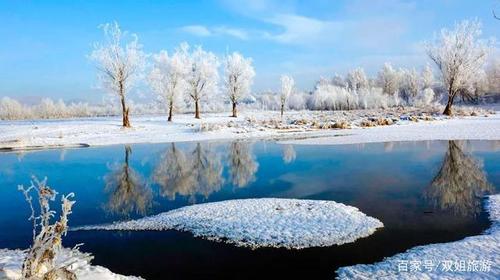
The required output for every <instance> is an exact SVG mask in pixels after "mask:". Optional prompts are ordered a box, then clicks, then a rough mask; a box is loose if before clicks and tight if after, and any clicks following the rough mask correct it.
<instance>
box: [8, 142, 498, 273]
mask: <svg viewBox="0 0 500 280" xmlns="http://www.w3.org/2000/svg"><path fill="white" fill-rule="evenodd" d="M499 151H500V143H499V142H498V141H469V142H462V141H461V142H457V141H432V142H405V143H380V144H365V145H341V146H292V145H278V144H275V143H273V142H255V143H250V142H222V143H206V142H204V143H176V144H171V143H167V144H137V145H131V146H123V145H116V146H108V147H98V148H85V149H69V150H46V151H37V152H30V153H20V154H16V153H0V248H26V247H27V246H29V242H30V240H31V225H30V222H28V221H27V218H28V217H29V208H28V205H27V204H26V202H25V201H24V199H23V196H22V194H21V193H20V192H19V191H18V190H17V186H18V185H19V184H23V185H25V186H28V185H29V184H30V177H31V176H33V175H35V176H37V177H38V178H40V179H43V177H45V176H47V177H48V184H49V185H50V186H51V187H53V188H54V189H56V190H57V191H58V192H59V193H62V194H66V193H69V192H74V193H75V199H76V200H77V203H76V204H75V206H74V208H73V214H72V215H71V216H70V226H78V225H87V224H97V223H106V222H112V221H118V220H124V219H131V218H137V217H142V216H145V215H152V214H156V213H160V212H163V211H168V210H171V209H175V208H179V207H182V206H185V205H190V204H194V203H205V202H210V201H221V200H227V199H235V198H256V197H283V198H304V199H322V200H334V201H337V202H342V203H345V204H348V205H353V206H356V207H358V208H359V209H360V210H361V211H362V212H364V213H366V214H367V215H370V216H373V217H376V218H378V219H380V220H381V221H382V222H383V223H384V225H385V227H384V228H383V229H381V230H378V231H377V232H376V233H375V234H373V235H372V236H370V237H367V238H364V239H361V240H358V241H357V242H355V243H352V244H346V245H342V246H332V247H328V248H310V249H305V250H300V251H296V250H294V251H290V250H285V249H258V250H250V249H246V248H237V247H234V246H232V245H226V244H222V243H216V242H211V241H207V240H203V239H200V238H194V237H192V236H191V234H189V233H180V232H176V231H166V232H97V231H94V232H92V231H90V232H70V233H69V234H68V236H67V237H66V239H65V240H64V244H65V246H72V245H74V244H77V243H82V242H83V243H85V245H84V246H83V247H82V250H83V251H87V252H91V253H93V255H94V256H95V260H94V263H95V264H99V265H103V266H106V267H108V268H110V269H111V270H112V271H114V272H117V273H121V274H133V275H139V276H143V277H145V278H147V279H166V278H173V279H199V278H217V279H220V278H230V279H235V278H237V279H242V278H243V279H253V278H256V277H257V278H265V277H269V276H272V275H278V276H281V277H284V276H292V277H301V276H302V277H312V278H323V279H324V278H327V279H332V278H333V277H334V276H335V273H334V272H335V270H336V268H338V267H339V266H344V265H351V264H356V263H372V262H374V261H379V260H382V259H383V258H384V257H386V256H391V255H393V254H395V253H398V252H402V251H405V250H407V249H408V248H411V247H414V246H416V245H422V244H429V243H436V242H446V241H452V240H458V239H462V238H463V237H465V236H469V235H475V234H478V233H480V232H482V231H483V230H484V229H486V228H488V226H489V222H488V219H487V215H486V213H484V211H483V210H482V209H483V208H482V202H483V200H482V197H483V195H485V194H487V193H494V192H496V191H497V187H498V186H499V185H500V159H499ZM57 201H59V200H57ZM53 206H54V207H57V208H59V205H57V204H56V203H55V204H54V205H53Z"/></svg>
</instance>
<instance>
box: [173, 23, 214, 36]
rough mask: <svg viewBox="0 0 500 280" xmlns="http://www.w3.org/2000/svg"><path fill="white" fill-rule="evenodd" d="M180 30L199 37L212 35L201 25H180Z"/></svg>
mask: <svg viewBox="0 0 500 280" xmlns="http://www.w3.org/2000/svg"><path fill="white" fill-rule="evenodd" d="M180 30H181V31H184V32H187V33H190V34H192V35H195V36H199V37H208V36H211V35H212V32H210V30H208V28H206V27H205V26H203V25H186V26H183V27H181V28H180Z"/></svg>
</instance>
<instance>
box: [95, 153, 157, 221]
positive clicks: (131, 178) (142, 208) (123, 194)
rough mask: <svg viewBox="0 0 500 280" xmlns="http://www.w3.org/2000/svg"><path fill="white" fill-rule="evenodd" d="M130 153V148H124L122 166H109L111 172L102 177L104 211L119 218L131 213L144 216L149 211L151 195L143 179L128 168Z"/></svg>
mask: <svg viewBox="0 0 500 280" xmlns="http://www.w3.org/2000/svg"><path fill="white" fill-rule="evenodd" d="M131 153H132V149H131V147H130V146H126V147H125V161H124V162H123V164H114V165H113V166H111V167H110V169H111V172H110V173H109V174H107V175H106V176H105V177H104V182H105V188H104V190H105V192H106V193H107V194H108V202H107V203H106V204H105V205H104V209H105V210H106V211H107V212H109V213H111V214H116V215H120V216H129V215H130V214H132V213H135V214H139V215H143V216H144V215H146V214H147V213H148V211H149V210H150V209H151V206H152V200H153V193H152V191H151V188H150V187H149V186H148V185H147V184H146V182H145V180H144V178H143V177H142V176H141V175H140V174H139V173H138V172H136V171H135V170H134V169H132V168H131V167H130V166H129V157H130V154H131Z"/></svg>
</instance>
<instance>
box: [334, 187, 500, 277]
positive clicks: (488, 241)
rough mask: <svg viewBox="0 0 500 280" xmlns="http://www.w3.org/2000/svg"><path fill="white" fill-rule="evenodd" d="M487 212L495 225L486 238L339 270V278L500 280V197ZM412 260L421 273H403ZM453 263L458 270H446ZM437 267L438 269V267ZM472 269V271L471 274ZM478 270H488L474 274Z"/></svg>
mask: <svg viewBox="0 0 500 280" xmlns="http://www.w3.org/2000/svg"><path fill="white" fill-rule="evenodd" d="M486 209H487V210H488V212H489V214H490V220H491V221H492V223H493V224H492V226H491V228H490V229H489V230H488V231H486V232H485V234H483V235H477V236H471V237H467V238H465V239H463V240H460V241H456V242H450V243H441V244H430V245H424V246H418V247H415V248H412V249H410V250H408V251H406V252H404V253H401V254H397V255H395V256H392V257H390V258H386V259H384V260H383V261H381V262H378V263H375V264H358V265H354V266H347V267H342V268H339V269H338V270H337V274H338V278H339V279H492V280H493V279H495V280H496V279H500V194H497V195H492V196H490V197H489V198H488V201H487V205H486ZM412 261H413V262H414V263H417V264H418V263H420V264H422V266H421V270H420V271H415V272H413V271H412V272H400V271H399V269H398V265H403V264H404V263H406V262H407V263H408V264H410V263H411V262H412ZM425 261H427V262H428V263H432V264H433V265H434V269H433V270H432V271H427V270H426V268H424V267H423V264H424V262H425ZM450 261H451V262H452V263H453V265H452V269H453V270H454V271H443V270H445V266H446V265H447V264H449V263H450ZM461 261H462V262H465V267H460V262H461ZM474 262H475V263H474ZM488 264H489V265H488ZM436 265H438V267H435V266H436ZM455 265H458V267H456V266H455ZM403 267H404V265H403ZM408 267H409V266H408ZM462 268H463V269H462ZM469 268H470V269H471V270H472V271H469V272H467V270H468V269H469ZM474 268H475V269H477V270H484V271H474ZM463 270H465V271H463ZM488 270H489V271H488Z"/></svg>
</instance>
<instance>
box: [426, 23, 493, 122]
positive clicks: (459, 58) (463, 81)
mask: <svg viewBox="0 0 500 280" xmlns="http://www.w3.org/2000/svg"><path fill="white" fill-rule="evenodd" d="M480 35H481V23H480V22H479V21H468V20H465V21H462V22H460V23H458V24H456V25H455V28H454V29H453V30H448V29H442V30H441V33H440V36H439V37H438V38H437V39H436V41H435V42H434V43H431V44H428V45H427V54H428V55H429V57H430V58H431V60H432V61H434V63H435V64H436V66H437V68H438V69H439V72H440V76H441V80H442V83H443V85H444V87H445V88H446V91H447V93H448V101H447V103H446V107H445V109H444V112H443V114H445V115H451V114H452V110H451V107H452V105H453V101H454V99H455V97H456V95H457V94H460V93H463V92H466V91H471V88H473V87H474V78H475V76H476V75H477V73H478V72H479V71H481V69H482V67H483V65H484V63H485V61H486V57H487V55H488V52H489V46H488V44H486V43H485V42H484V41H481V40H479V36H480Z"/></svg>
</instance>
